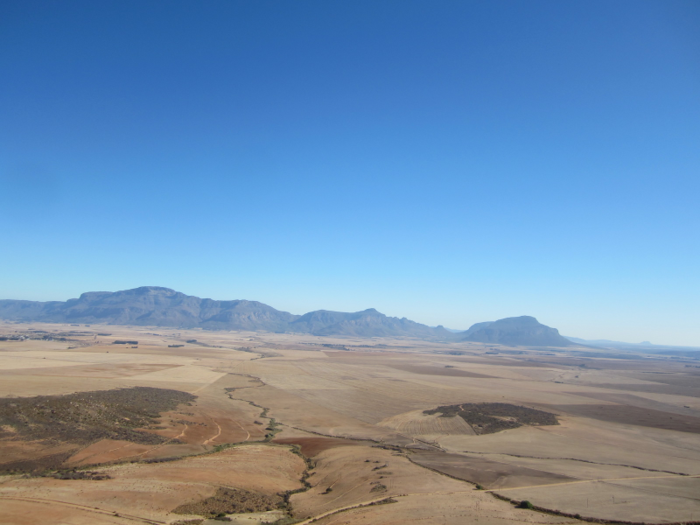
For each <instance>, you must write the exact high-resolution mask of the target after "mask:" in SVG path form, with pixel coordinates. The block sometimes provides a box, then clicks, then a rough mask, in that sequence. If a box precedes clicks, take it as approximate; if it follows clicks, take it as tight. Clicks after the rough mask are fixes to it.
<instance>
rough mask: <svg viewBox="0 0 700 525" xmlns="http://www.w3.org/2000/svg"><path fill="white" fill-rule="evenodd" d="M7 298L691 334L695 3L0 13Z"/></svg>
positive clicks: (696, 178)
mask: <svg viewBox="0 0 700 525" xmlns="http://www.w3.org/2000/svg"><path fill="white" fill-rule="evenodd" d="M0 79H1V81H0V197H1V199H2V201H1V202H2V204H1V207H0V298H12V299H33V300H65V299H68V298H71V297H76V296H78V295H79V294H80V293H82V292H84V291H93V290H111V291H114V290H120V289H126V288H133V287H136V286H141V285H158V286H167V287H170V288H174V289H177V290H179V291H182V292H185V293H188V294H192V295H198V296H202V297H211V298H214V299H251V300H258V301H262V302H265V303H267V304H270V305H271V306H274V307H275V308H278V309H282V310H286V311H290V312H293V313H298V314H299V313H304V312H306V311H309V310H315V309H332V310H342V311H356V310H362V309H365V308H370V307H374V308H377V309H378V310H379V311H381V312H383V313H386V314H388V315H392V316H398V317H404V316H405V317H408V318H409V319H413V320H415V321H419V322H423V323H426V324H430V325H437V324H443V325H445V326H447V327H451V328H463V329H466V328H468V327H469V326H470V325H471V324H472V323H475V322H479V321H487V320H494V319H498V318H502V317H510V316H515V315H533V316H535V317H537V318H538V319H539V320H540V321H541V322H543V323H545V324H547V325H550V326H554V327H556V328H558V329H559V330H560V332H562V333H563V334H565V335H570V336H578V337H583V338H607V339H616V340H623V341H631V342H639V341H642V340H650V341H652V342H655V343H664V344H679V345H683V344H685V345H700V3H699V2H697V1H688V2H682V1H673V0H663V1H658V2H647V1H641V0H634V1H615V2H610V1H608V0H605V1H598V2H597V1H593V0H585V1H566V2H562V1H559V0H557V1H551V2H537V1H534V2H530V1H484V2H471V1H463V0H460V1H428V0H424V1H410V0H400V1H388V0H386V1H382V0H379V1H378V0H370V1H358V0H347V1H328V0H319V1H305V0H295V1H282V0H280V1H252V0H247V1H235V0H226V1H202V2H193V1H173V0H168V1H164V0H162V1H153V0H151V1H144V0H138V1H128V0H118V1H106V0H104V1H99V2H96V1H94V0H87V1H84V2H76V1H70V0H66V1H62V2H56V1H53V0H52V1H46V2H39V1H34V0H4V1H2V2H0Z"/></svg>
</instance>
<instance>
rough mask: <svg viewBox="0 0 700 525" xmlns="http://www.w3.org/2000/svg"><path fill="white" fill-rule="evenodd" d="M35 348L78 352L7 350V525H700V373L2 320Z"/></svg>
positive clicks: (600, 357) (1, 435)
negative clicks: (597, 524) (227, 524)
mask: <svg viewBox="0 0 700 525" xmlns="http://www.w3.org/2000/svg"><path fill="white" fill-rule="evenodd" d="M31 330H43V331H45V332H48V333H52V334H56V336H57V337H58V335H59V334H60V337H62V338H65V341H56V340H54V341H45V340H38V339H31V338H29V339H26V340H23V341H0V472H1V473H2V474H1V475H0V500H2V502H1V503H0V523H3V524H16V525H25V524H27V525H28V524H35V523H61V524H67V525H82V524H95V523H97V524H99V523H105V524H125V523H134V522H136V523H150V524H175V523H178V522H182V523H185V522H187V521H188V520H192V521H190V523H192V524H194V523H197V522H201V523H203V524H216V523H220V521H216V520H212V519H211V518H212V517H213V516H215V515H216V514H219V513H223V514H226V515H228V516H229V517H231V518H232V520H233V521H232V523H248V524H251V525H255V524H261V523H264V522H274V521H279V524H280V525H284V524H286V523H309V522H311V521H312V520H315V521H314V523H319V524H320V525H326V524H334V525H340V524H350V523H369V524H406V523H416V524H418V523H421V524H432V523H436V524H437V523H439V524H450V525H452V524H455V525H456V524H465V523H480V524H506V523H507V524H512V523H542V524H549V523H552V524H554V523H577V522H579V520H578V519H577V518H574V516H575V515H579V516H580V517H581V519H583V520H586V519H593V520H602V521H603V522H605V521H606V520H607V521H608V522H614V521H616V520H617V521H629V522H639V523H681V522H691V521H700V497H699V496H698V494H700V436H699V435H698V434H700V371H699V369H697V368H693V367H687V366H686V365H687V364H689V363H690V364H691V365H696V364H697V361H694V362H691V361H686V360H683V359H670V358H669V359H665V358H658V357H657V358H652V357H645V358H639V359H612V358H606V357H605V354H604V353H601V352H598V353H596V352H593V351H591V350H590V349H582V348H575V347H574V348H567V349H528V348H501V347H497V346H495V345H479V344H475V343H461V344H457V343H455V344H434V343H425V342H421V341H414V340H408V339H402V340H390V339H367V340H363V339H359V338H333V337H327V338H322V337H314V336H294V335H288V334H268V333H245V332H204V331H201V330H175V329H170V328H154V327H150V328H145V327H138V328H130V327H119V326H90V327H79V328H76V327H67V326H62V325H52V324H33V325H29V324H12V323H1V322H0V335H17V334H23V335H26V336H28V337H31ZM106 333H108V334H110V335H109V336H106V335H99V336H98V334H106ZM117 339H120V340H136V341H138V345H133V344H130V345H117V344H112V343H113V341H114V340H117ZM191 339H196V340H197V341H198V342H197V343H194V344H190V343H186V341H187V340H191ZM170 345H183V346H177V347H173V346H170ZM324 345H326V346H324ZM327 345H334V346H327ZM577 352H580V353H577ZM144 387H147V388H146V389H144ZM148 389H150V390H148ZM170 391H176V392H177V393H180V394H173V395H172V396H171V398H172V403H174V404H172V405H168V403H169V401H167V400H166V397H167V395H166V394H165V393H167V392H170ZM129 393H134V394H133V395H136V394H138V396H137V397H136V398H133V399H134V400H135V402H127V403H126V404H122V405H119V403H118V402H117V401H119V400H120V399H122V400H123V399H127V400H128V399H132V398H129V397H128V396H129V395H132V394H129ZM143 394H148V395H143ZM62 396H63V397H62ZM120 396H121V397H120ZM162 396H165V397H162ZM178 396H179V397H178ZM168 399H170V398H168ZM115 400H116V401H115ZM120 402H121V401H120ZM115 403H116V404H115ZM438 407H440V409H441V410H442V411H440V410H437V409H438ZM489 407H490V408H489ZM509 407H510V408H509ZM487 408H489V410H491V411H490V412H488V411H487V412H484V410H486V409H487ZM450 410H452V412H454V414H453V413H452V412H450ZM475 410H476V411H477V412H478V413H477V412H474V411H475ZM543 412H546V413H548V414H555V415H556V420H557V422H558V424H553V423H552V422H551V421H549V420H548V419H547V417H550V416H546V417H545V416H542V413H543ZM459 414H463V415H461V416H460V415H459ZM474 414H476V415H474ZM533 414H534V415H537V414H540V415H539V416H537V417H535V416H533ZM450 415H452V416H454V417H449V416H450ZM445 416H447V417H445ZM477 416H478V417H477ZM551 417H553V416H551ZM483 418H486V419H483ZM533 418H534V419H533ZM538 418H540V419H538ZM542 418H544V419H542ZM486 420H487V423H484V421H486ZM479 425H481V427H480V426H479ZM475 429H476V431H475ZM476 484H478V485H479V487H480V488H481V489H482V490H478V489H477V485H476ZM496 496H499V497H500V498H506V499H509V500H512V501H515V502H518V501H521V500H528V501H530V502H532V503H533V504H534V505H535V506H536V507H538V508H541V509H548V510H549V511H550V512H553V513H549V514H548V513H544V512H540V511H537V510H527V509H519V508H516V507H515V505H514V504H513V503H511V502H509V501H507V500H506V499H499V498H497V497H496ZM557 513H558V514H557Z"/></svg>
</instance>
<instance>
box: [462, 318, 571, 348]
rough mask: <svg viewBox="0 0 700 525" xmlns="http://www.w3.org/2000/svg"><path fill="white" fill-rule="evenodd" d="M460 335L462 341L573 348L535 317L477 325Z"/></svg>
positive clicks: (506, 319)
mask: <svg viewBox="0 0 700 525" xmlns="http://www.w3.org/2000/svg"><path fill="white" fill-rule="evenodd" d="M457 335H458V339H459V340H460V341H474V342H479V343H496V344H501V345H517V346H571V345H572V344H573V343H572V342H571V341H569V340H568V339H566V338H565V337H562V336H561V335H559V330H557V329H556V328H551V327H549V326H545V325H543V324H541V323H540V322H538V321H537V319H535V318H534V317H530V316H528V315H523V316H522V317H507V318H505V319H500V320H498V321H493V322H486V323H477V324H475V325H472V327H471V328H469V330H467V331H466V332H461V333H459V334H457Z"/></svg>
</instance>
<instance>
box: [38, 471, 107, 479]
mask: <svg viewBox="0 0 700 525" xmlns="http://www.w3.org/2000/svg"><path fill="white" fill-rule="evenodd" d="M49 477H52V478H54V479H82V480H90V481H101V480H104V479H112V476H110V475H109V474H105V473H104V472H96V471H94V470H77V469H71V470H59V471H58V472H53V473H52V474H50V475H49Z"/></svg>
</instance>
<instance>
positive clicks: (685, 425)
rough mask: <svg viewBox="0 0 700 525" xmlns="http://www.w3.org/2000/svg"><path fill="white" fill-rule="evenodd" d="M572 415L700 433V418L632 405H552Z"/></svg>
mask: <svg viewBox="0 0 700 525" xmlns="http://www.w3.org/2000/svg"><path fill="white" fill-rule="evenodd" d="M550 406H551V407H552V408H553V409H555V410H559V411H562V412H565V413H567V414H571V415H572V416H579V417H589V418H592V419H598V420H600V421H609V422H612V423H622V424H626V425H638V426H642V427H652V428H660V429H666V430H678V431H681V432H692V433H694V434H700V418H698V417H693V416H684V415H680V414H670V413H668V412H663V411H661V410H654V409H651V408H640V407H635V406H630V405H550Z"/></svg>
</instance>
